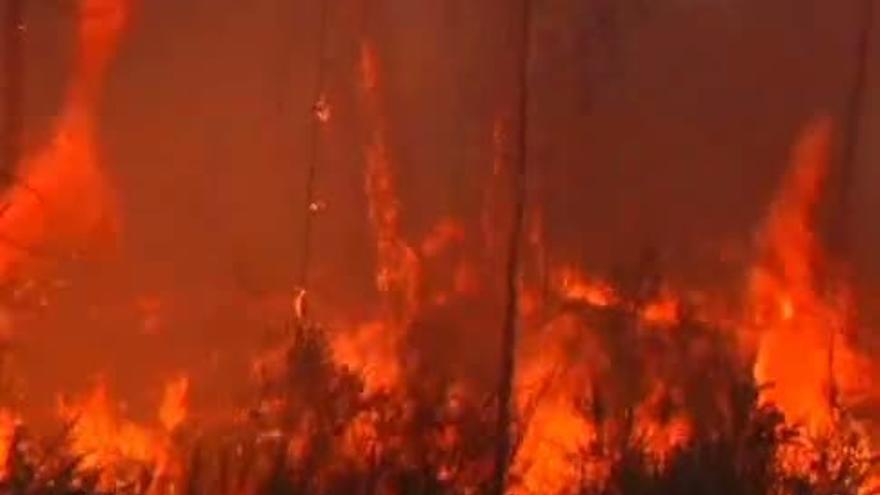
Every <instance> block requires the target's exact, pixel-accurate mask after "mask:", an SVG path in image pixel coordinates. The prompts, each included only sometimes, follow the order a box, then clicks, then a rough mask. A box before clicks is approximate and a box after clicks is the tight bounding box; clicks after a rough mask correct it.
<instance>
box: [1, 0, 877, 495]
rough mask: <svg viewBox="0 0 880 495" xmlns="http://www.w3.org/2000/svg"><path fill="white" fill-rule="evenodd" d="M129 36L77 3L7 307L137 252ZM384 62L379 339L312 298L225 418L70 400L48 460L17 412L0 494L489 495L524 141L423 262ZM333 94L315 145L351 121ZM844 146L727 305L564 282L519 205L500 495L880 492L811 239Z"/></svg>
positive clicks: (499, 132)
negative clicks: (24, 287)
mask: <svg viewBox="0 0 880 495" xmlns="http://www.w3.org/2000/svg"><path fill="white" fill-rule="evenodd" d="M127 11H128V3H127V1H126V0H84V1H83V2H81V11H80V16H81V29H80V32H79V48H80V49H79V52H78V56H79V59H78V64H79V65H78V70H76V71H75V77H74V80H73V83H72V85H71V88H70V91H69V92H68V97H67V100H66V106H65V107H64V110H63V111H62V112H61V114H60V115H59V117H58V119H57V125H56V129H55V135H54V137H53V139H52V140H51V141H50V142H49V144H48V145H47V146H46V147H45V148H44V149H41V150H38V151H37V152H35V153H33V154H32V155H31V156H29V157H28V158H26V159H25V160H24V161H23V164H22V166H21V174H22V180H21V181H20V183H19V184H18V185H17V186H16V187H12V188H11V189H9V190H8V191H7V192H6V194H5V198H4V199H5V203H4V204H5V206H4V208H3V210H2V215H0V232H2V235H3V236H4V239H5V238H6V237H8V238H9V242H5V241H4V243H3V244H2V245H0V246H2V247H0V275H2V276H3V277H5V278H6V279H8V280H9V281H10V282H9V284H10V286H16V284H21V282H20V280H24V279H26V278H27V279H30V278H33V277H36V275H34V274H35V273H36V272H43V271H46V270H52V269H53V266H54V265H57V261H58V260H57V259H53V262H54V263H53V262H50V261H48V260H49V259H50V257H47V256H42V255H41V256H36V255H35V253H34V252H31V250H30V249H26V247H28V246H49V247H51V249H52V252H53V253H54V252H80V251H81V252H83V253H87V254H88V253H93V252H95V251H96V250H95V244H94V243H95V242H96V239H99V240H100V242H101V247H102V248H103V247H108V246H109V245H112V242H108V240H109V239H112V238H113V237H114V236H115V235H117V234H118V231H119V229H121V228H122V226H123V222H122V221H121V220H120V218H119V215H118V213H117V210H116V207H115V199H114V197H113V192H112V191H113V188H112V187H111V185H110V181H108V180H107V178H106V177H105V175H104V174H103V172H102V170H101V167H100V159H99V157H98V153H97V151H96V148H95V142H96V139H97V137H96V130H95V118H96V117H95V109H94V104H95V101H96V98H97V97H98V95H99V94H100V88H101V80H102V78H103V74H104V71H105V69H106V66H107V64H108V61H109V59H110V58H111V56H112V53H113V48H114V46H115V44H116V43H117V41H118V38H119V36H120V34H121V32H122V31H123V29H124V27H125V24H126V23H125V20H126V18H127V17H128V12H127ZM381 62H382V61H381V60H380V58H379V56H378V55H377V52H376V50H375V49H374V48H373V47H372V45H371V43H370V42H369V41H364V42H363V44H362V46H361V52H360V65H359V69H358V70H359V73H360V76H361V84H360V95H359V96H360V105H361V106H362V110H363V112H364V114H365V115H366V117H367V118H366V120H367V121H368V127H369V131H368V133H367V139H366V145H365V147H364V150H363V156H362V158H363V163H364V172H363V185H364V186H363V187H364V189H363V191H364V193H365V196H366V198H367V203H368V206H369V208H368V210H367V211H366V212H364V214H363V218H361V219H360V220H361V221H363V222H366V223H367V224H368V225H369V226H370V228H371V232H372V233H373V239H374V241H375V246H374V255H375V291H376V294H377V297H378V300H379V301H380V304H378V305H377V306H376V307H375V308H373V310H372V311H371V312H370V313H369V315H368V316H367V317H363V316H359V317H353V316H352V317H340V316H339V315H342V314H345V308H330V309H329V312H332V314H334V315H335V316H333V317H332V318H331V317H326V315H325V314H324V313H325V312H328V308H325V307H316V308H314V309H313V308H311V307H309V306H308V305H306V302H307V301H308V302H311V301H312V295H311V294H309V293H308V292H307V290H306V288H304V287H303V288H299V289H298V290H296V291H294V290H291V294H290V296H289V297H287V296H285V297H284V300H285V303H284V306H285V309H284V312H285V318H284V320H283V323H280V324H278V325H277V327H278V328H274V329H273V330H274V332H273V333H272V337H271V338H270V341H269V342H267V343H266V345H265V349H264V352H262V353H261V354H260V355H259V356H257V357H256V358H255V360H254V363H253V373H252V375H253V376H252V377H250V378H251V380H252V382H253V384H252V386H253V390H254V393H253V395H252V397H251V398H250V399H248V400H246V401H244V403H242V404H241V405H240V407H239V408H238V409H235V410H232V411H226V412H216V411H212V412H210V413H206V412H202V411H197V410H191V407H190V402H191V401H190V396H191V395H192V393H194V390H193V388H194V385H193V382H192V380H191V379H190V378H189V377H188V376H185V375H178V376H175V377H173V378H171V379H169V380H168V382H167V384H166V385H165V388H164V392H163V394H162V396H161V399H160V400H159V402H158V403H157V404H155V411H156V412H155V415H154V417H153V418H140V419H134V418H132V417H130V415H129V412H128V411H127V410H126V407H125V404H124V403H122V402H120V401H118V400H116V399H114V396H113V393H112V385H111V383H112V382H109V383H108V382H105V381H98V382H97V383H96V385H95V386H94V388H93V390H92V391H90V392H89V393H87V394H84V395H82V396H73V397H70V396H60V397H59V399H58V404H57V412H56V414H55V417H56V422H55V426H54V431H52V432H51V433H49V434H46V433H44V432H42V431H41V432H40V433H37V432H36V430H32V429H31V428H29V424H28V418H26V417H23V416H22V415H21V412H20V411H18V410H17V409H16V406H15V404H14V401H10V403H9V405H8V406H7V407H4V408H3V409H2V410H0V493H10V494H35V495H36V494H47V495H48V494H92V493H94V494H98V493H107V494H110V493H118V494H153V495H163V494H176V493H188V494H211V495H225V494H230V495H231V494H236V495H237V494H254V495H257V494H264V493H265V494H270V493H271V494H275V493H279V494H280V493H302V494H325V495H331V494H373V493H376V494H387V495H392V494H401V495H403V494H411V493H426V494H427V493H431V494H440V493H449V494H480V493H489V492H490V491H491V489H492V481H493V474H494V473H495V471H496V469H497V466H496V462H495V454H496V445H497V443H498V442H499V438H498V435H497V433H496V419H495V418H496V414H497V410H498V408H499V407H504V406H503V405H499V401H498V397H497V394H496V389H497V383H498V381H499V380H501V379H503V378H504V377H502V376H499V372H498V368H499V366H498V364H497V363H498V362H499V360H500V356H499V351H498V350H497V348H496V347H497V346H496V342H497V339H495V338H494V337H492V336H493V335H495V334H496V333H497V331H498V327H499V325H500V323H499V322H500V317H499V315H500V314H501V312H502V308H503V307H504V303H505V301H504V296H503V294H504V290H503V287H502V286H501V284H500V283H499V280H501V278H502V276H503V274H504V270H505V264H504V262H503V261H499V259H498V257H499V256H498V253H500V252H503V250H504V246H503V245H504V242H505V241H504V239H505V236H506V229H507V228H508V227H509V226H508V225H506V224H505V222H503V221H499V220H498V219H499V218H502V217H504V216H505V215H506V211H507V210H508V209H509V208H510V203H511V202H512V200H511V198H510V197H508V195H507V194H506V193H505V191H506V190H507V187H506V186H507V185H508V182H509V181H511V180H512V179H511V177H512V166H511V163H510V158H509V156H508V155H507V153H506V151H505V150H506V149H508V148H509V147H510V145H511V143H510V142H509V138H508V130H509V129H508V128H509V127H510V123H509V122H507V120H506V119H502V118H499V119H498V120H497V123H496V125H495V129H494V130H493V133H492V134H493V136H494V148H495V153H494V157H493V161H492V163H487V164H486V168H487V170H489V171H490V173H488V174H487V176H488V177H489V180H488V183H487V185H486V188H485V194H484V204H483V212H482V213H483V214H482V216H481V218H479V219H477V220H476V221H472V220H471V219H466V218H451V217H450V218H438V219H436V223H435V225H434V227H433V228H431V229H429V231H428V233H427V234H426V235H425V236H424V238H409V237H407V235H406V234H405V233H404V229H403V228H402V227H401V217H402V216H404V215H405V210H404V206H403V205H402V204H401V200H400V199H399V196H398V184H397V177H396V175H395V166H394V162H393V152H392V148H391V146H390V145H389V142H388V133H389V128H388V127H389V124H388V122H387V121H386V119H385V116H384V115H383V103H382V91H383V82H382V63H381ZM319 94H320V101H319V103H320V104H319V105H317V106H316V108H315V110H316V112H315V123H314V124H315V125H316V126H319V127H320V126H326V125H328V123H329V122H330V121H331V120H332V119H333V118H335V116H334V115H335V113H334V112H332V111H331V107H332V103H333V101H332V98H329V97H328V96H326V95H325V94H323V93H319ZM836 127H837V126H836V124H835V122H833V121H832V120H830V119H827V118H817V119H816V120H815V121H814V122H811V123H808V124H807V125H806V126H805V128H804V130H803V132H802V134H801V135H800V138H799V139H798V141H797V142H796V143H794V145H793V147H792V152H791V157H790V164H789V169H788V172H787V174H786V175H785V177H784V178H783V180H782V183H781V184H780V185H779V188H778V191H777V194H776V196H775V199H774V200H773V201H772V203H771V204H769V205H768V206H767V208H766V215H765V218H764V220H763V222H762V223H761V224H760V225H759V226H758V227H757V235H756V236H755V242H754V245H753V251H752V263H751V267H750V269H749V270H748V272H747V273H745V274H743V289H742V290H741V291H740V293H739V294H737V295H736V297H731V298H730V300H713V298H715V299H717V298H718V296H710V295H709V293H708V292H707V293H701V292H699V291H693V290H683V289H681V288H678V287H675V286H673V284H672V283H671V282H670V281H669V280H667V279H666V278H665V277H664V275H663V271H662V267H661V266H660V264H659V261H658V259H657V257H656V256H655V255H654V254H653V253H651V252H646V254H645V255H644V256H643V258H642V259H640V260H638V262H637V263H635V264H634V266H633V267H632V269H630V270H626V271H623V272H621V273H619V274H618V275H617V276H615V277H600V276H595V275H592V274H590V273H587V272H586V271H585V270H583V269H581V268H580V267H578V266H577V265H576V264H574V263H573V262H556V263H555V264H554V263H550V262H548V260H547V257H546V256H545V247H544V234H543V231H542V217H541V211H540V208H539V207H538V206H537V205H529V207H528V209H527V211H526V218H527V222H526V223H527V228H526V229H525V233H526V235H524V236H522V237H523V239H521V242H522V246H523V251H522V253H521V262H520V266H521V270H519V272H518V273H517V274H518V277H517V278H516V279H515V282H516V284H517V288H518V290H517V291H516V292H517V296H518V298H519V300H518V301H517V304H516V305H515V307H516V308H517V314H516V315H515V316H516V320H517V322H518V325H517V333H518V341H517V342H516V348H515V369H514V375H513V397H512V404H511V407H512V421H511V423H512V424H511V425H510V432H509V434H510V442H511V448H510V452H509V456H510V467H509V472H508V473H507V477H506V493H508V494H510V495H586V494H597V495H599V494H602V495H617V494H620V495H631V494H632V495H650V494H661V493H662V494H709V493H713V494H718V493H721V494H737V495H783V494H786V495H789V494H790V495H802V494H816V495H843V494H852V495H855V494H869V493H873V492H874V491H875V489H876V487H877V482H878V478H877V472H876V469H875V468H876V465H877V462H876V458H875V457H876V456H875V452H876V449H877V447H878V446H877V445H876V435H877V426H878V425H877V424H876V421H875V420H876V410H873V409H872V408H871V407H870V404H871V403H872V401H874V400H875V399H876V395H877V390H875V387H874V385H873V380H872V378H873V376H874V375H875V373H876V370H875V369H874V363H873V362H872V361H871V359H870V356H868V355H867V354H866V353H865V352H864V351H863V350H862V349H861V348H860V346H859V338H858V336H859V335H860V330H859V328H857V325H858V321H859V319H858V315H857V309H858V308H857V307H856V306H855V303H854V301H853V297H852V295H851V290H850V288H849V286H848V284H847V282H848V281H847V280H846V278H845V276H844V275H843V274H842V273H841V272H840V271H839V270H836V269H835V266H834V263H832V262H831V261H830V260H829V258H828V257H827V255H826V254H825V253H824V251H823V248H822V242H821V235H819V234H818V230H819V229H818V221H817V216H818V213H819V210H820V208H821V206H822V204H823V197H824V193H825V189H826V184H827V180H828V176H829V166H830V164H831V163H832V162H833V160H832V150H833V141H834V137H835V128H836ZM72 202H76V203H77V204H78V206H77V207H76V208H74V207H72V206H71V205H72ZM314 204H315V205H316V204H317V203H314ZM308 209H309V212H310V213H309V214H317V213H319V210H320V208H318V207H314V208H313V204H309V205H308ZM12 240H15V242H12ZM46 249H49V248H48V247H47V248H46ZM98 251H101V249H99V250H98ZM40 254H45V253H40ZM32 259H39V260H41V261H42V262H41V263H39V266H36V265H34V264H33V263H31V262H30V261H31V260H32ZM70 261H71V260H66V259H65V260H64V262H65V263H68V262H70ZM15 293H16V292H15V291H13V295H14V294H15ZM316 299H317V297H316ZM144 301H148V302H144ZM136 304H137V305H138V307H142V309H144V310H145V311H147V310H148V312H149V313H150V314H151V317H152V318H153V319H156V318H160V316H159V315H158V314H159V313H161V312H162V311H163V306H162V304H161V301H159V302H156V301H154V300H153V299H149V298H141V300H139V301H137V302H136ZM153 313H156V314H153ZM10 331H12V330H10ZM7 338H9V339H11V338H12V337H11V336H7ZM5 352H7V353H14V349H13V350H7V351H5Z"/></svg>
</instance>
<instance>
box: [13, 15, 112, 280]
mask: <svg viewBox="0 0 880 495" xmlns="http://www.w3.org/2000/svg"><path fill="white" fill-rule="evenodd" d="M127 12H128V0H87V1H84V2H81V3H80V11H79V36H78V42H79V47H78V59H77V61H76V72H75V76H74V79H73V81H72V82H71V84H70V86H69V90H68V95H67V100H66V102H65V106H64V110H63V111H62V113H61V115H60V116H59V118H58V121H57V123H56V127H55V132H54V137H53V138H52V140H51V141H50V142H49V143H48V144H46V145H45V146H44V147H43V149H41V150H39V151H38V152H37V153H35V154H33V155H31V156H29V157H27V158H26V159H25V160H24V163H22V164H21V169H22V172H23V176H22V178H21V179H20V180H18V181H17V182H18V183H17V184H15V186H14V187H12V188H11V189H9V190H8V191H6V192H5V194H4V197H3V204H4V206H3V208H2V211H0V233H2V236H3V240H4V242H3V243H2V244H0V276H8V274H9V272H10V270H12V269H13V268H14V267H15V266H16V265H18V264H21V263H23V262H26V261H28V260H27V257H28V256H31V255H33V254H41V255H44V256H50V257H67V256H71V255H75V254H76V253H77V252H79V251H83V250H87V249H89V248H91V247H101V246H102V245H103V244H106V241H107V240H108V239H110V240H112V239H113V238H114V237H115V235H116V232H117V231H118V228H119V227H118V223H119V219H118V212H117V209H116V208H115V198H114V196H113V192H112V190H111V188H110V186H109V184H108V182H107V180H106V178H105V177H104V174H103V172H102V171H101V169H100V166H99V158H98V156H99V152H98V150H97V146H96V144H95V135H96V124H95V112H96V108H95V107H96V103H97V99H98V94H99V93H100V87H101V84H102V82H103V80H104V79H105V77H106V72H107V67H108V65H109V62H110V59H111V58H112V55H113V53H114V52H115V49H116V45H117V43H118V40H119V36H120V34H121V32H122V30H123V29H124V27H125V21H126V17H127ZM95 242H98V244H94V243H95Z"/></svg>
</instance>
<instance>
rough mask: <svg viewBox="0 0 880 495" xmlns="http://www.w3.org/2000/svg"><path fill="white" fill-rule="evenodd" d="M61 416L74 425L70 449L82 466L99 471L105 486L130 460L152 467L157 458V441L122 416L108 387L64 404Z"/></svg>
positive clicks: (100, 386)
mask: <svg viewBox="0 0 880 495" xmlns="http://www.w3.org/2000/svg"><path fill="white" fill-rule="evenodd" d="M59 412H60V414H61V417H62V418H63V419H64V420H65V421H67V422H69V423H70V424H72V425H73V426H72V428H71V432H70V449H71V450H72V451H73V452H74V453H76V454H77V455H79V456H81V457H82V462H81V465H80V467H81V468H82V469H85V470H89V469H97V470H99V472H101V473H102V476H103V477H104V478H103V479H104V482H105V483H112V482H113V481H114V479H115V475H116V474H117V473H115V472H114V470H115V469H116V468H117V467H120V466H123V465H124V463H125V462H127V461H135V462H140V463H144V464H149V463H150V462H152V461H153V460H154V459H155V457H156V452H157V445H158V444H157V439H156V436H155V435H154V434H153V433H152V432H150V431H149V430H148V429H146V428H144V427H142V426H139V425H137V424H135V423H133V422H131V421H128V420H125V419H122V418H120V417H119V408H118V406H117V405H116V404H115V403H114V402H113V401H112V399H111V398H110V395H109V392H108V391H107V387H106V386H105V385H104V384H102V383H99V384H98V385H97V386H96V387H95V388H94V390H93V391H92V392H91V393H90V394H89V395H88V396H87V397H85V398H83V399H82V400H81V401H76V402H72V403H68V402H64V401H62V402H61V403H60V410H59Z"/></svg>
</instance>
